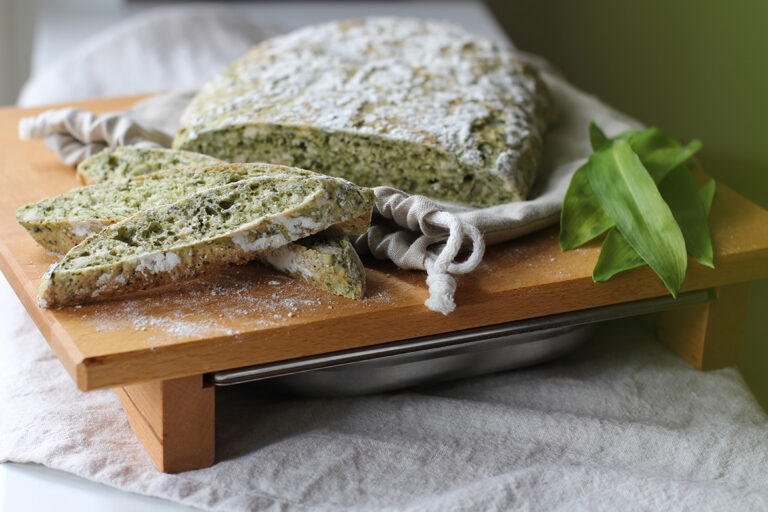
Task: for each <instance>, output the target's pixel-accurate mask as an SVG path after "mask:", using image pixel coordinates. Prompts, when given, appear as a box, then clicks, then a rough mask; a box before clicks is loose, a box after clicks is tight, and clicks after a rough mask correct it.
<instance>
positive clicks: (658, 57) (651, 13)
mask: <svg viewBox="0 0 768 512" xmlns="http://www.w3.org/2000/svg"><path fill="white" fill-rule="evenodd" d="M486 3H487V5H488V6H489V7H490V8H491V10H492V11H493V12H494V14H495V15H496V17H497V18H498V19H499V21H500V22H501V24H502V26H503V27H504V28H505V30H506V31H507V33H508V35H509V36H510V38H511V39H512V41H514V43H515V44H516V45H517V46H518V47H519V48H520V49H522V50H526V51H530V52H532V53H537V54H539V55H542V56H543V57H545V58H547V59H548V60H549V61H550V62H552V63H553V64H554V65H555V66H556V67H558V68H559V69H560V70H562V71H563V72H564V74H565V75H566V76H567V77H568V78H569V79H570V80H571V81H572V82H573V83H575V84H576V85H578V86H580V87H581V88H582V89H585V90H586V91H588V92H591V93H593V94H595V95H597V96H599V97H600V98H602V99H603V100H604V101H606V102H607V103H609V104H611V105H613V106H615V107H617V108H619V109H620V110H623V111H624V112H626V113H628V114H630V115H632V116H634V117H636V118H638V119H640V120H641V121H643V122H644V123H646V124H653V125H657V126H659V127H661V128H663V129H664V130H667V131H669V132H670V133H672V134H673V135H675V136H677V137H679V138H680V139H682V140H684V141H688V140H689V139H691V138H698V139H700V140H701V141H702V142H703V143H704V149H703V150H702V152H701V153H700V160H701V163H702V165H703V167H704V169H705V170H706V171H707V172H708V173H709V174H711V175H713V176H715V177H716V178H717V179H718V180H719V181H721V182H722V183H725V184H727V185H729V186H731V187H732V188H735V189H736V190H737V191H739V192H741V193H742V194H743V195H745V196H747V197H749V198H750V199H752V200H753V201H756V202H757V203H759V204H761V205H762V206H763V207H765V208H768V0H749V1H739V0H737V1H734V2H722V1H715V0H701V1H694V0H668V1H657V0H647V1H634V2H627V1H616V0H613V1H612V0H592V1H589V0H587V1H576V0H573V1H567V0H551V1H539V2H537V1H533V0H486ZM585 129H586V127H585ZM748 316H749V320H748V323H747V333H746V336H745V339H744V349H743V354H742V361H741V364H740V369H741V372H742V374H743V375H744V376H745V378H746V380H747V382H748V383H749V385H750V386H751V387H752V389H753V390H754V391H755V394H756V396H757V397H758V399H759V400H760V401H761V403H762V405H763V407H764V408H766V409H768V280H766V281H761V282H758V283H755V284H753V286H752V288H751V292H750V305H749V310H748Z"/></svg>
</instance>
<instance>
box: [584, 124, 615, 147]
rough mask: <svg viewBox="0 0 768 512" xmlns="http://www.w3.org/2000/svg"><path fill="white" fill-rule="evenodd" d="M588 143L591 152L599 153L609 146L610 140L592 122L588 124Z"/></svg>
mask: <svg viewBox="0 0 768 512" xmlns="http://www.w3.org/2000/svg"><path fill="white" fill-rule="evenodd" d="M589 143H590V145H591V146H592V151H600V150H601V149H605V148H607V147H608V146H609V145H610V144H611V139H609V138H608V137H607V136H606V135H605V132H603V130H601V129H600V127H599V126H597V123H595V122H594V121H592V122H591V123H589Z"/></svg>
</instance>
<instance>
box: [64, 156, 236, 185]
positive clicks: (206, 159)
mask: <svg viewBox="0 0 768 512" xmlns="http://www.w3.org/2000/svg"><path fill="white" fill-rule="evenodd" d="M223 163H224V162H223V161H222V160H219V159H218V158H213V157H212V156H207V155H202V154H200V153H194V152H192V151H179V150H177V149H163V148H142V147H137V146H122V147H118V148H115V149H109V148H107V149H105V150H104V151H101V152H100V153H97V154H95V155H93V156H92V157H89V158H86V159H85V160H83V161H82V162H80V164H79V165H78V166H77V177H78V178H79V179H80V181H81V182H82V183H83V184H84V185H92V184H94V183H104V182H108V181H122V180H125V179H128V178H132V177H134V176H142V175H145V174H151V173H153V172H157V171H160V170H173V169H180V168H182V167H192V166H195V167H201V166H207V167H210V166H212V165H216V164H223Z"/></svg>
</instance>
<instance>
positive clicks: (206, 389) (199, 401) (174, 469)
mask: <svg viewBox="0 0 768 512" xmlns="http://www.w3.org/2000/svg"><path fill="white" fill-rule="evenodd" d="M115 393H116V394H117V396H118V398H119V399H120V403H121V404H122V405H123V409H124V410H125V414H126V416H127V417H128V423H129V424H130V425H131V428H132V429H133V432H134V433H135V434H136V437H138V438H139V441H141V444H143V445H144V448H145V449H146V450H147V452H148V453H149V455H150V457H152V460H153V461H154V462H155V465H156V466H157V467H158V469H160V471H163V472H165V473H180V472H182V471H189V470H191V469H200V468H204V467H208V466H210V465H211V464H213V460H214V423H215V413H214V401H215V400H214V397H215V393H214V388H213V386H204V383H203V376H202V375H195V376H193V377H183V378H180V379H171V380H157V381H151V382H146V383H141V384H133V385H130V386H124V387H121V388H115Z"/></svg>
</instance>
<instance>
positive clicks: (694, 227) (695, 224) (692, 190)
mask: <svg viewBox="0 0 768 512" xmlns="http://www.w3.org/2000/svg"><path fill="white" fill-rule="evenodd" d="M659 192H661V197H663V198H664V201H666V202H667V204H668V205H669V208H670V210H672V215H674V216H675V220H676V221H677V225H678V226H680V231H682V232H683V238H684V239H685V247H686V249H687V250H688V252H689V253H690V255H691V256H693V257H694V258H695V259H696V261H698V262H699V263H701V264H702V265H704V266H707V267H709V268H715V264H714V254H713V251H712V239H711V238H710V235H709V225H708V224H707V211H706V210H705V209H704V204H703V203H702V201H701V197H699V193H698V191H697V190H696V186H695V185H694V183H693V178H692V177H691V172H690V171H689V170H688V166H686V165H684V164H682V165H678V166H677V167H675V168H674V169H673V170H672V171H671V172H670V173H669V174H667V177H666V178H664V180H663V181H662V182H661V183H660V184H659Z"/></svg>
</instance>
